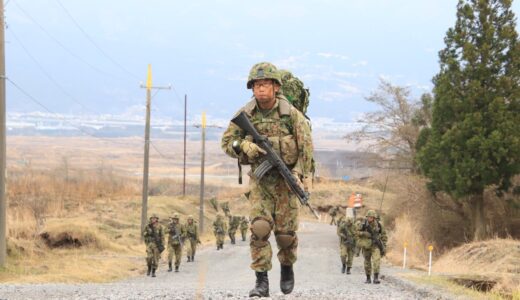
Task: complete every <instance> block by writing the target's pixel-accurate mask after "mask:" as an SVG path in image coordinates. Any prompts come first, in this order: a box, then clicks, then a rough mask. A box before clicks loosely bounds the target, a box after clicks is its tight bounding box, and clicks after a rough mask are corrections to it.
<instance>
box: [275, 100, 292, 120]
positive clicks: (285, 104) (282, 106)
mask: <svg viewBox="0 0 520 300" xmlns="http://www.w3.org/2000/svg"><path fill="white" fill-rule="evenodd" d="M291 106H292V105H291V104H290V103H289V101H287V100H286V99H285V98H279V99H278V113H279V114H280V117H281V116H290V115H291Z"/></svg>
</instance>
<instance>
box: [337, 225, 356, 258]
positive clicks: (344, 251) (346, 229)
mask: <svg viewBox="0 0 520 300" xmlns="http://www.w3.org/2000/svg"><path fill="white" fill-rule="evenodd" d="M337 232H338V236H339V249H340V258H341V263H342V264H343V265H345V264H346V266H347V267H348V268H351V267H352V261H353V259H354V248H355V244H356V240H355V238H356V228H355V226H354V224H353V222H352V219H351V218H345V217H341V218H340V219H338V230H337Z"/></svg>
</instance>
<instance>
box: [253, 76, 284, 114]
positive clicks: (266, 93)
mask: <svg viewBox="0 0 520 300" xmlns="http://www.w3.org/2000/svg"><path fill="white" fill-rule="evenodd" d="M279 90H280V86H279V85H278V84H275V83H273V81H272V80H257V81H255V82H254V83H253V95H254V96H255V98H256V100H257V101H258V103H259V104H260V106H265V107H269V106H270V104H274V99H275V94H276V92H278V91H279Z"/></svg>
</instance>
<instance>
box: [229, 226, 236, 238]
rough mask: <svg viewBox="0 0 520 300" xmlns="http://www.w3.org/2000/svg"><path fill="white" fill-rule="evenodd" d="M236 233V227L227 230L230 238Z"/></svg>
mask: <svg viewBox="0 0 520 300" xmlns="http://www.w3.org/2000/svg"><path fill="white" fill-rule="evenodd" d="M236 234H237V229H236V228H234V229H229V230H228V236H229V238H230V239H233V238H235V235H236Z"/></svg>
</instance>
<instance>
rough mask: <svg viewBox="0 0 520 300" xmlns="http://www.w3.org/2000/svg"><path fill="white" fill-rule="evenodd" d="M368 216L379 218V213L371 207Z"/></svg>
mask: <svg viewBox="0 0 520 300" xmlns="http://www.w3.org/2000/svg"><path fill="white" fill-rule="evenodd" d="M366 216H367V217H374V218H377V213H376V211H375V210H373V209H370V210H369V211H367V214H366Z"/></svg>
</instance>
